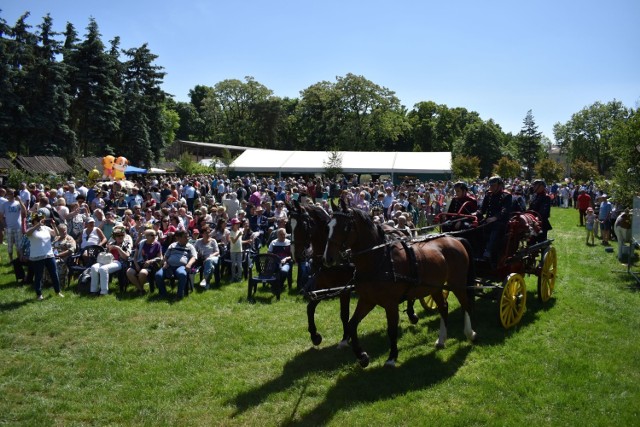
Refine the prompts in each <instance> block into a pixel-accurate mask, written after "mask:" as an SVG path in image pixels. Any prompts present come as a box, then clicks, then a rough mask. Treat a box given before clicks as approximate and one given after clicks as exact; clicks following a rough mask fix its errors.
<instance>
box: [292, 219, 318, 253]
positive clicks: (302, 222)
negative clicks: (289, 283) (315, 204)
mask: <svg viewBox="0 0 640 427" xmlns="http://www.w3.org/2000/svg"><path fill="white" fill-rule="evenodd" d="M291 216H292V217H295V220H296V229H297V228H298V227H300V226H302V232H303V233H305V235H308V234H309V233H310V230H311V226H312V224H311V223H312V222H313V219H312V218H311V216H310V215H309V214H308V213H307V212H304V211H303V212H295V213H294V212H292V213H291ZM295 235H296V233H294V230H292V232H291V245H293V246H294V247H295V244H296V242H295ZM310 247H311V243H309V244H307V245H306V246H305V248H304V250H303V251H302V253H303V255H304V256H305V257H307V258H308V257H309V250H310Z"/></svg>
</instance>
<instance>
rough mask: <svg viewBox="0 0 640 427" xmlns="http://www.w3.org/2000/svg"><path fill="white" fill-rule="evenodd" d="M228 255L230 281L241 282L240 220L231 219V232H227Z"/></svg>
mask: <svg viewBox="0 0 640 427" xmlns="http://www.w3.org/2000/svg"><path fill="white" fill-rule="evenodd" d="M229 242H230V244H229V254H230V258H231V280H232V281H233V282H239V281H240V280H242V230H241V229H240V220H239V219H238V218H231V231H230V232H229Z"/></svg>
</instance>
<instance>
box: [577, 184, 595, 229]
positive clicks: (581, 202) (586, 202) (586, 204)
mask: <svg viewBox="0 0 640 427" xmlns="http://www.w3.org/2000/svg"><path fill="white" fill-rule="evenodd" d="M577 206H578V214H579V215H580V227H582V226H583V225H584V217H585V215H586V214H587V209H588V208H590V207H591V196H590V195H589V194H587V192H586V191H585V190H580V195H578V200H577ZM592 211H593V209H592Z"/></svg>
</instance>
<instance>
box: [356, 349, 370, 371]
mask: <svg viewBox="0 0 640 427" xmlns="http://www.w3.org/2000/svg"><path fill="white" fill-rule="evenodd" d="M358 363H360V366H362V367H363V368H366V367H367V366H369V355H368V354H367V353H365V352H362V354H360V357H359V358H358Z"/></svg>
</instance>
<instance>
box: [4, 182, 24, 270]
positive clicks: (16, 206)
mask: <svg viewBox="0 0 640 427" xmlns="http://www.w3.org/2000/svg"><path fill="white" fill-rule="evenodd" d="M26 216H27V208H26V206H25V205H24V203H23V202H22V199H20V192H19V191H18V190H15V191H14V190H11V189H9V190H8V191H7V201H6V202H4V204H2V206H0V221H1V222H3V223H4V224H5V227H6V228H5V237H6V239H7V251H8V252H9V262H11V261H13V248H14V246H15V248H16V252H18V253H19V252H20V247H21V246H22V221H23V219H25V218H26Z"/></svg>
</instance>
